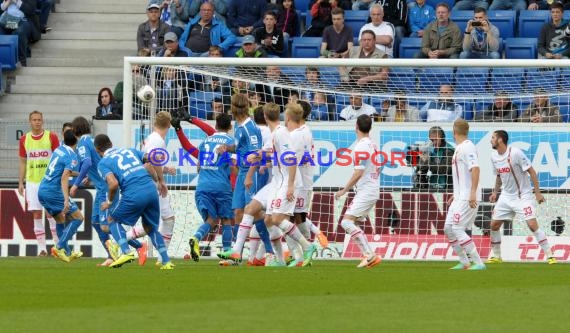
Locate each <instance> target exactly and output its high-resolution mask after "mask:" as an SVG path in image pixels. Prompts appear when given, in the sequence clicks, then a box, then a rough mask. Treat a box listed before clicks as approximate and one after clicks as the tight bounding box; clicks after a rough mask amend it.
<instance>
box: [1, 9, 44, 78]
mask: <svg viewBox="0 0 570 333" xmlns="http://www.w3.org/2000/svg"><path fill="white" fill-rule="evenodd" d="M36 7H37V3H36V0H23V1H13V0H4V1H3V2H2V4H0V9H2V11H3V13H2V15H1V16H0V22H1V23H0V35H17V36H18V60H19V61H20V65H22V66H24V67H26V66H27V64H28V62H27V60H26V58H27V56H28V53H29V48H28V43H29V42H35V41H38V40H40V38H41V32H40V27H39V26H38V25H37V24H36V23H38V20H37V15H36Z"/></svg>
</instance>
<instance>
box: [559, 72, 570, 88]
mask: <svg viewBox="0 0 570 333" xmlns="http://www.w3.org/2000/svg"><path fill="white" fill-rule="evenodd" d="M569 86H570V68H561V69H560V87H562V88H565V87H569Z"/></svg>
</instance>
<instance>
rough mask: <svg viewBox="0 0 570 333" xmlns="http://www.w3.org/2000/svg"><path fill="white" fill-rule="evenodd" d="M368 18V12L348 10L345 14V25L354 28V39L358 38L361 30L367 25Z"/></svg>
mask: <svg viewBox="0 0 570 333" xmlns="http://www.w3.org/2000/svg"><path fill="white" fill-rule="evenodd" d="M368 16H369V12H368V11H367V10H347V11H345V12H344V24H346V25H347V26H349V27H351V28H352V34H353V35H354V37H358V34H359V32H360V28H362V26H363V25H365V24H366V21H367V20H368Z"/></svg>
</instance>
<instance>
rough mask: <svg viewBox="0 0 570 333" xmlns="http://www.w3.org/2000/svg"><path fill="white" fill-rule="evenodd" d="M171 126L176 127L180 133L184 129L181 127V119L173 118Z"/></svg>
mask: <svg viewBox="0 0 570 333" xmlns="http://www.w3.org/2000/svg"><path fill="white" fill-rule="evenodd" d="M170 124H171V125H172V127H174V130H175V131H179V130H181V129H182V126H180V119H179V118H172V119H171V120H170Z"/></svg>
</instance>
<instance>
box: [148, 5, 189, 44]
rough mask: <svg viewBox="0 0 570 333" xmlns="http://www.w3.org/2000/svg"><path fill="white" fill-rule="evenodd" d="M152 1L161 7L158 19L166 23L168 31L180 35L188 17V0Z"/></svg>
mask: <svg viewBox="0 0 570 333" xmlns="http://www.w3.org/2000/svg"><path fill="white" fill-rule="evenodd" d="M152 2H153V3H157V4H158V5H159V6H160V7H161V9H160V20H161V21H162V22H164V23H166V24H168V25H169V26H170V31H172V32H174V33H175V34H176V36H177V37H180V36H181V35H182V32H184V27H185V26H186V24H188V20H189V19H190V16H189V15H190V14H189V12H190V2H189V1H188V0H152Z"/></svg>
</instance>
